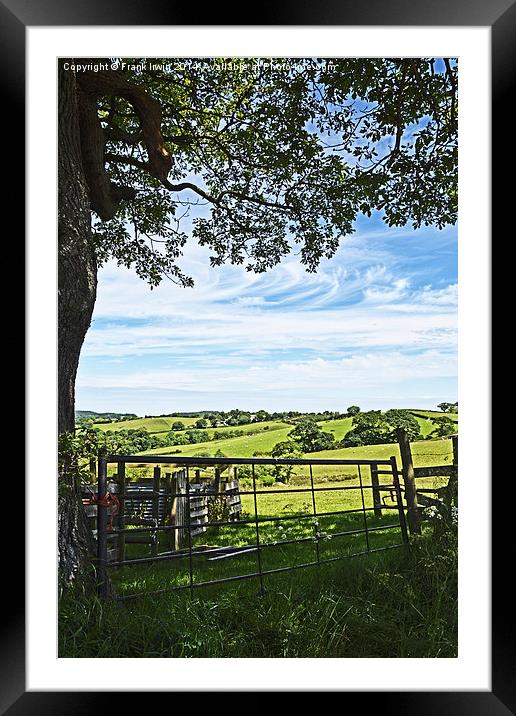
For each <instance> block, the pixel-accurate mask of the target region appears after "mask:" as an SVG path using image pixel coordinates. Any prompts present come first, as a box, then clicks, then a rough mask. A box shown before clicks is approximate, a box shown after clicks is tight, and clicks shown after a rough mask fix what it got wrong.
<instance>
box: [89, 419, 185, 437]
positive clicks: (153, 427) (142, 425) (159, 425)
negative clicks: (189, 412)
mask: <svg viewBox="0 0 516 716" xmlns="http://www.w3.org/2000/svg"><path fill="white" fill-rule="evenodd" d="M177 420H180V421H181V422H182V423H183V424H184V425H185V426H186V427H189V426H190V425H193V424H194V423H195V421H196V420H198V418H181V417H180V416H178V415H166V416H164V417H159V418H137V419H136V420H121V421H120V422H116V423H94V427H95V428H100V429H101V430H103V431H104V432H111V431H113V430H146V431H147V432H148V433H168V432H169V430H170V429H171V427H172V423H175V422H176V421H177Z"/></svg>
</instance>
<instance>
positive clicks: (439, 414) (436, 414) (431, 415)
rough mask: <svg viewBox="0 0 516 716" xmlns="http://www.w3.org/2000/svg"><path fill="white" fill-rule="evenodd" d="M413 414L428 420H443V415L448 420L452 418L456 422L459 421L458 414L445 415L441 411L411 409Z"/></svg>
mask: <svg viewBox="0 0 516 716" xmlns="http://www.w3.org/2000/svg"><path fill="white" fill-rule="evenodd" d="M410 412H411V413H417V414H418V415H424V416H425V417H427V418H442V417H443V415H444V416H445V417H447V418H451V420H453V421H454V422H458V421H459V414H458V413H443V412H442V411H441V410H418V409H417V408H414V409H412V408H410Z"/></svg>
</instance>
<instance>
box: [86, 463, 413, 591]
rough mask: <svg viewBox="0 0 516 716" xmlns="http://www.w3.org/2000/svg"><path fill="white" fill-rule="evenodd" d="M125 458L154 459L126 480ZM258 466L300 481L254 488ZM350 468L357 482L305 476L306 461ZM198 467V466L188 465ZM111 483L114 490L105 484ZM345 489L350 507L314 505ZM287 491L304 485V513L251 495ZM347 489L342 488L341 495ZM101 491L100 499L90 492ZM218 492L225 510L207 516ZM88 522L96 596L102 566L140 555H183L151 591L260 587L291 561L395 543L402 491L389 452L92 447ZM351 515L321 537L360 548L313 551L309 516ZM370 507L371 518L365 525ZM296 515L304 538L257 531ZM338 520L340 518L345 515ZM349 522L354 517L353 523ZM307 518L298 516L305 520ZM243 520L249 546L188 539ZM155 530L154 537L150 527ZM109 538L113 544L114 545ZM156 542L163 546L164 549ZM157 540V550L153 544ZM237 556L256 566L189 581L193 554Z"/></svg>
mask: <svg viewBox="0 0 516 716" xmlns="http://www.w3.org/2000/svg"><path fill="white" fill-rule="evenodd" d="M108 464H115V465H116V475H115V478H114V479H115V482H116V485H117V488H116V492H114V493H113V494H112V496H111V497H110V495H111V493H110V490H109V485H113V482H110V483H109V484H108ZM127 464H132V465H136V466H144V465H147V464H154V465H155V468H154V476H153V478H150V479H147V480H143V481H139V482H137V483H131V482H128V481H127V480H126V479H125V467H126V465H127ZM167 465H170V467H171V468H172V469H173V470H174V472H170V473H165V475H164V476H162V474H161V469H162V467H161V466H167ZM240 465H246V466H250V468H251V474H252V489H251V488H247V487H246V489H242V488H241V486H240V484H239V481H238V477H237V475H238V473H237V472H236V471H237V469H238V466H240ZM261 465H269V466H294V465H297V466H303V467H304V469H305V470H306V474H307V476H308V478H307V479H308V480H309V482H308V486H303V487H301V486H300V487H290V486H285V489H283V488H282V489H281V490H278V489H276V490H275V489H274V488H267V487H264V488H263V489H262V488H257V481H256V477H255V468H256V467H257V466H261ZM321 465H327V466H354V468H356V470H357V473H356V477H357V481H356V484H353V485H351V484H350V485H344V486H343V487H335V486H332V484H331V482H329V483H324V484H318V485H317V486H316V485H315V484H314V476H313V468H314V467H316V466H321ZM199 467H202V469H204V470H207V469H212V470H213V472H214V475H215V478H214V479H213V480H211V479H208V480H206V479H202V478H201V477H200V469H199ZM194 468H197V469H194ZM224 470H228V471H229V477H230V479H227V480H223V479H222V476H221V472H222V471H224ZM366 470H367V475H368V477H369V483H367V481H366V480H365V479H364V476H365V472H366ZM113 489H114V488H113ZM335 490H340V491H341V492H343V491H346V490H354V491H355V493H356V494H357V495H358V496H357V497H356V500H355V503H354V504H356V505H357V507H353V508H351V509H345V510H342V509H341V510H337V509H331V510H328V509H327V508H325V509H323V510H321V509H318V508H317V504H316V499H317V498H318V497H319V496H320V495H323V494H326V493H328V494H337V493H332V491H335ZM286 493H290V494H295V493H304V494H306V497H307V498H308V502H306V505H310V508H309V510H308V511H305V512H303V513H301V514H293V515H289V517H288V518H283V517H274V516H270V515H269V516H267V515H266V516H264V517H261V516H260V515H259V511H258V507H257V499H258V496H262V495H274V494H276V495H277V494H281V495H283V494H286ZM346 494H350V493H346ZM382 494H384V495H390V496H391V500H392V501H391V502H390V504H387V503H386V502H385V499H382ZM99 496H100V497H99ZM242 496H247V500H248V503H247V504H248V505H252V504H253V505H254V515H252V514H251V515H249V513H247V512H242V501H241V498H242ZM217 499H219V500H222V501H223V502H224V504H225V505H226V512H224V515H225V516H224V517H222V518H221V517H220V516H218V517H215V518H213V519H212V520H211V521H210V519H209V506H210V501H213V500H217ZM95 508H96V510H95V511H96V522H97V530H96V532H97V574H98V585H99V594H100V596H102V597H106V596H107V594H108V578H107V575H108V569H110V568H119V567H126V566H131V565H136V566H138V565H142V564H148V563H162V562H166V561H168V560H180V559H183V560H185V559H186V560H187V562H188V570H187V577H188V581H187V583H185V584H179V585H176V586H171V587H167V588H166V589H159V590H154V593H159V592H162V591H173V590H179V589H191V590H193V589H194V588H197V587H201V586H205V585H209V584H217V583H222V582H231V581H235V580H240V579H251V578H257V579H259V582H260V589H261V590H262V591H263V589H264V586H263V583H264V576H265V575H269V574H273V573H279V572H288V571H293V570H295V569H299V568H304V567H309V566H312V565H319V564H323V563H326V562H333V561H336V560H339V559H344V558H345V557H350V556H356V555H358V554H368V553H371V552H378V551H382V550H385V549H391V548H394V547H401V546H402V545H404V544H406V543H407V542H408V532H407V524H406V518H405V510H404V504H403V498H402V489H401V487H400V479H399V473H398V468H397V464H396V458H395V457H391V458H390V459H388V460H338V459H335V460H331V459H327V460H315V459H314V460H306V459H273V458H226V457H224V458H205V457H197V458H195V457H191V458H190V457H178V456H170V457H169V456H166V457H165V456H159V455H152V456H151V455H149V456H131V455H111V456H106V455H100V456H99V461H98V492H97V498H96V504H95ZM384 512H385V514H386V515H387V516H388V515H389V514H393V516H394V515H395V516H396V519H389V520H388V521H386V520H385V519H384V518H385V516H384V517H382V514H383V513H384ZM342 515H346V516H347V515H352V517H351V518H350V519H353V520H355V522H354V523H353V525H352V527H353V528H352V529H346V530H341V531H335V532H333V533H332V534H331V535H329V536H330V537H335V538H341V537H347V536H350V537H352V538H357V537H359V536H361V537H363V538H364V542H363V548H361V549H360V550H358V551H357V552H354V553H349V552H348V553H342V554H339V553H338V552H337V553H336V554H333V556H325V555H324V554H322V553H321V549H320V545H321V541H322V540H323V536H322V535H321V534H320V532H319V527H317V525H318V521H319V520H321V519H327V518H328V516H334V517H337V516H342ZM368 515H372V517H373V519H376V522H375V523H374V524H371V521H370V520H371V518H368ZM285 519H289V520H291V521H298V522H299V523H301V521H303V520H306V519H310V520H312V523H313V524H314V531H313V533H312V534H311V536H309V537H308V536H304V537H300V538H295V537H292V536H291V535H290V534H288V535H287V534H284V535H282V538H281V539H279V540H276V539H275V540H274V541H272V540H271V539H269V538H268V537H266V536H265V537H264V530H265V527H264V525H270V524H275V523H278V524H279V523H280V522H279V521H280V520H285ZM346 519H348V518H347V517H346ZM382 519H383V521H382V522H381V524H378V520H382ZM357 520H359V521H358V522H357ZM304 524H306V523H304ZM241 526H247V527H249V528H252V533H251V534H254V537H253V538H252V539H251V540H250V541H249V544H247V545H244V546H242V545H241V544H240V545H239V546H231V545H229V546H222V547H218V548H212V549H206V546H203V549H201V548H200V546H198V545H196V544H194V542H193V539H194V538H195V537H196V536H197V535H199V534H201V533H203V532H205V531H206V530H207V529H208V528H210V527H214V528H215V529H220V528H221V527H241ZM377 530H382V531H383V532H385V531H389V530H393V531H396V532H397V533H398V534H399V541H397V542H396V543H394V544H391V545H389V546H381V547H375V546H374V544H375V543H374V540H373V535H375V534H376V531H377ZM159 534H161V539H158V535H159ZM137 540H140V541H141V542H142V543H146V544H148V545H150V549H151V554H150V555H145V556H143V557H141V556H138V557H136V558H132V559H126V556H125V545H126V543H131V542H135V541H137ZM306 543H311V544H313V546H314V548H315V550H314V553H313V557H312V558H311V559H309V560H306V561H303V562H302V563H297V564H292V565H289V566H281V567H279V568H268V567H267V566H264V564H263V558H264V555H266V554H267V553H270V550H272V549H274V548H275V547H277V546H282V545H283V546H284V545H301V544H305V546H306ZM115 545H116V548H115ZM163 546H165V549H163ZM160 548H161V551H159V549H160ZM241 554H245V555H246V556H247V557H249V555H250V554H251V555H253V554H254V555H255V557H256V567H255V569H254V570H253V571H252V572H250V573H247V574H233V575H231V576H229V577H223V578H214V579H208V578H204V579H203V578H201V579H200V580H199V579H194V572H195V564H196V563H197V561H198V559H199V558H205V559H206V558H207V559H208V560H209V561H214V560H226V561H227V558H228V557H233V556H235V555H241ZM150 593H153V592H152V590H151V591H145V592H140V593H136V594H130V595H123V596H118V597H117V596H115V598H117V599H120V600H125V599H131V598H134V597H137V596H141V595H143V594H150Z"/></svg>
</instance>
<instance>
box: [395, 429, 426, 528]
mask: <svg viewBox="0 0 516 716" xmlns="http://www.w3.org/2000/svg"><path fill="white" fill-rule="evenodd" d="M396 432H397V436H398V443H399V446H400V455H401V464H402V466H403V482H404V484H405V501H406V503H407V521H408V526H409V530H410V533H411V534H418V535H420V534H421V517H420V514H419V508H418V506H417V489H416V480H415V476H414V463H413V462H412V453H411V451H410V442H409V439H408V436H407V433H406V432H405V430H403V428H398V430H397V431H396Z"/></svg>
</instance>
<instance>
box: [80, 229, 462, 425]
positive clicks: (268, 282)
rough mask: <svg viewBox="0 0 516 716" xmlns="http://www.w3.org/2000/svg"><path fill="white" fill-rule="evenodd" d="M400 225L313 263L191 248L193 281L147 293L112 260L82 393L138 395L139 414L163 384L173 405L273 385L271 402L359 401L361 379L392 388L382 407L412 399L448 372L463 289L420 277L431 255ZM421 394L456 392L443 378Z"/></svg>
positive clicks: (188, 259) (366, 386)
mask: <svg viewBox="0 0 516 716" xmlns="http://www.w3.org/2000/svg"><path fill="white" fill-rule="evenodd" d="M401 234H403V232H402V231H401V230H391V231H386V230H383V231H380V230H378V231H376V230H373V231H370V232H369V233H364V232H362V233H361V234H360V235H359V236H356V237H351V238H350V239H349V240H347V241H346V243H345V245H343V246H342V248H341V249H339V251H338V253H337V255H336V257H335V258H334V259H332V260H331V261H330V260H325V261H323V262H322V263H321V266H320V269H319V270H318V272H317V273H315V274H308V273H307V272H306V271H305V269H304V267H303V266H302V265H301V264H300V262H299V258H298V257H296V256H290V257H288V258H287V259H286V260H285V261H284V262H283V263H282V264H281V265H279V266H277V267H275V268H274V269H272V270H271V271H269V272H267V273H264V274H259V275H256V274H253V273H251V272H246V271H245V270H243V269H242V268H241V267H233V266H223V267H220V268H215V269H213V268H211V267H210V266H209V261H208V259H207V256H208V254H209V252H208V251H207V250H206V249H202V248H200V247H198V246H195V245H193V246H190V247H189V248H188V250H187V251H186V253H185V257H184V261H183V266H184V269H185V271H186V272H187V273H190V274H191V275H193V276H194V277H195V281H196V285H195V288H194V289H184V288H180V287H178V286H176V285H174V284H172V283H171V282H169V281H163V282H162V284H161V285H160V286H159V287H157V288H156V289H154V290H153V291H151V290H150V289H149V287H148V286H147V285H146V284H145V283H144V282H142V281H141V280H140V279H138V278H137V277H136V275H135V274H134V273H133V272H132V271H128V270H126V269H122V268H119V267H118V266H116V265H114V264H108V265H107V266H105V267H104V268H103V269H102V270H101V272H100V282H99V291H98V301H97V305H96V307H95V312H94V320H93V323H92V326H91V328H90V330H89V332H88V335H87V338H86V341H85V344H84V347H83V352H82V358H81V367H80V371H79V379H78V391H79V393H78V394H79V396H98V399H97V398H96V400H97V403H96V405H100V403H99V402H98V401H99V400H100V401H101V402H102V401H107V400H108V396H110V395H111V396H113V395H114V393H113V391H118V392H117V393H116V395H117V396H118V397H117V401H118V402H117V405H119V406H124V407H123V408H122V407H121V409H129V408H130V404H129V403H128V402H127V401H126V402H124V400H123V399H121V398H120V396H121V395H122V394H125V395H131V396H133V399H134V400H136V398H135V396H136V395H138V394H139V395H141V396H143V395H146V396H147V398H146V400H147V401H150V402H151V403H152V405H149V403H148V402H147V403H145V406H146V407H145V408H144V410H145V411H146V412H150V411H152V410H153V409H154V408H153V407H152V406H153V405H158V404H159V403H160V400H161V398H160V397H159V391H163V395H165V394H169V395H176V396H177V395H182V396H183V398H182V400H183V404H182V409H188V407H189V406H192V408H191V409H199V406H200V407H201V408H202V407H206V402H205V401H204V402H203V396H211V397H212V399H213V400H211V401H210V404H211V405H212V407H214V406H215V405H216V404H220V405H221V407H222V404H223V403H224V401H230V400H231V401H233V403H232V404H233V405H236V403H235V400H236V399H237V398H238V396H240V397H241V400H240V404H241V405H244V404H248V401H249V400H251V398H253V400H254V399H256V401H259V400H260V396H264V397H266V396H267V395H272V394H274V395H275V396H276V401H277V402H276V409H280V408H281V405H280V403H281V401H282V400H287V399H288V400H287V402H288V401H290V405H291V406H293V405H298V407H299V406H301V402H299V401H303V400H304V401H305V403H302V404H303V405H304V406H305V407H308V405H309V404H310V405H312V407H313V408H316V407H318V401H321V400H322V401H325V405H326V406H329V405H330V404H331V402H332V400H334V399H335V401H338V400H340V397H338V396H340V395H341V394H342V393H343V392H344V393H351V394H353V395H354V396H355V399H359V396H357V393H356V391H357V390H358V391H362V394H363V395H366V394H368V391H370V394H371V396H372V397H371V399H372V400H374V398H375V396H381V395H384V396H386V395H389V396H390V398H389V399H390V401H391V405H396V404H403V399H402V397H400V396H402V395H407V396H408V395H412V396H413V397H414V400H416V398H417V396H418V395H424V394H425V393H424V391H421V385H422V384H424V383H425V381H427V382H430V383H431V382H432V381H434V382H435V381H437V382H439V381H445V380H448V381H449V380H453V378H454V376H456V370H457V369H456V355H455V354H456V341H457V300H458V295H457V293H458V292H457V284H456V282H455V277H454V276H453V272H451V274H450V275H451V276H452V280H451V281H449V282H448V283H443V280H442V278H440V279H439V282H438V284H437V285H435V284H434V283H433V282H432V281H430V282H428V281H426V282H425V281H421V276H422V275H423V276H426V273H425V272H426V270H427V268H426V264H427V263H428V261H427V259H426V258H425V259H421V257H420V258H419V260H416V259H417V257H415V258H413V259H412V258H411V259H410V260H408V259H407V260H405V261H403V260H402V257H401V258H400V256H399V255H398V254H397V253H395V252H393V251H392V250H391V249H390V248H389V246H388V245H387V243H386V240H385V237H386V236H387V237H388V238H389V239H393V238H395V237H397V236H398V235H400V236H401ZM405 240H406V232H405ZM400 245H402V246H408V249H407V251H408V250H409V249H410V250H413V247H412V245H411V244H400ZM444 246H445V244H444ZM446 250H447V249H446ZM443 251H444V250H443ZM444 255H446V254H444ZM443 260H444V259H443ZM150 366H153V367H152V368H151V367H150ZM418 381H419V383H418V385H419V387H418V390H419V393H417V394H416V393H414V390H415V388H414V387H413V386H414V384H415V382H418ZM395 386H397V387H396V389H395ZM124 391H125V393H124ZM430 394H431V395H432V397H431V400H433V399H434V398H435V397H438V398H439V399H440V400H443V399H448V398H450V399H451V398H453V397H454V396H448V395H444V396H443V395H439V389H438V388H435V390H433V391H429V395H430ZM217 396H218V397H217ZM253 396H254V397H253ZM84 399H85V400H86V399H87V400H88V401H90V400H92V398H91V397H87V398H84ZM113 399H114V398H113ZM142 400H143V398H142ZM296 401H297V402H296ZM310 401H311V402H310ZM89 404H90V406H92V407H93V408H95V405H92V403H91V402H90V403H89ZM261 404H262V405H265V402H263V401H262V403H261ZM194 405H196V406H197V408H195V407H193V406H194ZM420 405H421V404H420ZM83 407H87V406H85V405H84V404H83ZM270 407H272V406H270ZM99 409H100V408H99ZM112 409H116V405H115V406H112ZM155 409H156V411H158V408H157V407H156V408H155Z"/></svg>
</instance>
